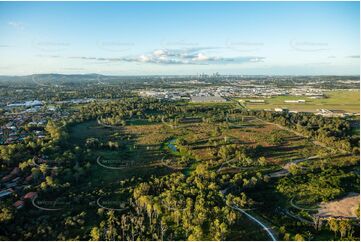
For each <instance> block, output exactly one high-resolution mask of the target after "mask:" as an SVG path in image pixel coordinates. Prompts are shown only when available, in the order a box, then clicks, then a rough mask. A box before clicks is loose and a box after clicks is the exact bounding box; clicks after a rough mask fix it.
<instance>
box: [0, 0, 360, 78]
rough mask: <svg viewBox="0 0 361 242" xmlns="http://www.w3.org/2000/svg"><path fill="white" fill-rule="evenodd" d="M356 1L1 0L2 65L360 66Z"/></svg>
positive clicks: (302, 69)
mask: <svg viewBox="0 0 361 242" xmlns="http://www.w3.org/2000/svg"><path fill="white" fill-rule="evenodd" d="M359 9H360V6H359V2H171V3H170V2H152V3H150V2H102V3H99V2H52V3H47V2H12V3H10V2H0V74H2V75H9V74H10V75H12V74H15V75H24V74H32V73H50V72H56V73H68V74H70V73H102V74H116V75H147V74H197V73H214V72H219V73H222V74H269V75H284V74H286V75H303V74H306V75H325V74H335V75H353V74H359V61H360V57H359V51H360V49H359V48H360V46H359V42H360V39H359V36H360V23H359V18H360V12H359V11H360V10H359Z"/></svg>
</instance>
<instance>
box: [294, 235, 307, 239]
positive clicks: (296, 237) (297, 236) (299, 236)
mask: <svg viewBox="0 0 361 242" xmlns="http://www.w3.org/2000/svg"><path fill="white" fill-rule="evenodd" d="M294 238H295V240H296V241H304V240H305V238H304V237H303V236H302V234H296V235H295V237H294Z"/></svg>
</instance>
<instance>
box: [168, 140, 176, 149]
mask: <svg viewBox="0 0 361 242" xmlns="http://www.w3.org/2000/svg"><path fill="white" fill-rule="evenodd" d="M175 141H176V139H171V140H170V141H169V142H168V147H169V148H170V149H171V150H172V151H174V152H177V151H178V150H177V147H176V146H175V145H174V143H175Z"/></svg>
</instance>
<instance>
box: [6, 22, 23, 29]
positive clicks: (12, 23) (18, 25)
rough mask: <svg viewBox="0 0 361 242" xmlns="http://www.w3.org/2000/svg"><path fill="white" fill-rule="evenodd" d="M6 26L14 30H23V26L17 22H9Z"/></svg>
mask: <svg viewBox="0 0 361 242" xmlns="http://www.w3.org/2000/svg"><path fill="white" fill-rule="evenodd" d="M8 25H9V26H11V27H13V28H15V29H24V24H23V23H21V22H17V21H9V22H8Z"/></svg>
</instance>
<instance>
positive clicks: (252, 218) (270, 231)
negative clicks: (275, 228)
mask: <svg viewBox="0 0 361 242" xmlns="http://www.w3.org/2000/svg"><path fill="white" fill-rule="evenodd" d="M228 206H230V205H228ZM230 207H231V208H233V209H235V210H237V211H239V212H241V213H243V214H245V215H246V216H247V217H248V218H249V219H251V220H252V221H254V222H256V223H257V224H259V225H260V226H261V227H262V228H263V229H264V230H266V232H267V234H268V236H269V237H270V238H271V239H272V240H273V241H277V239H276V236H275V235H274V232H272V229H271V228H270V227H267V226H266V225H265V224H264V223H262V222H261V221H259V220H258V219H256V218H255V217H253V216H252V215H251V214H249V213H247V212H246V211H245V210H244V209H241V208H239V207H237V206H235V205H233V206H230Z"/></svg>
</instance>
